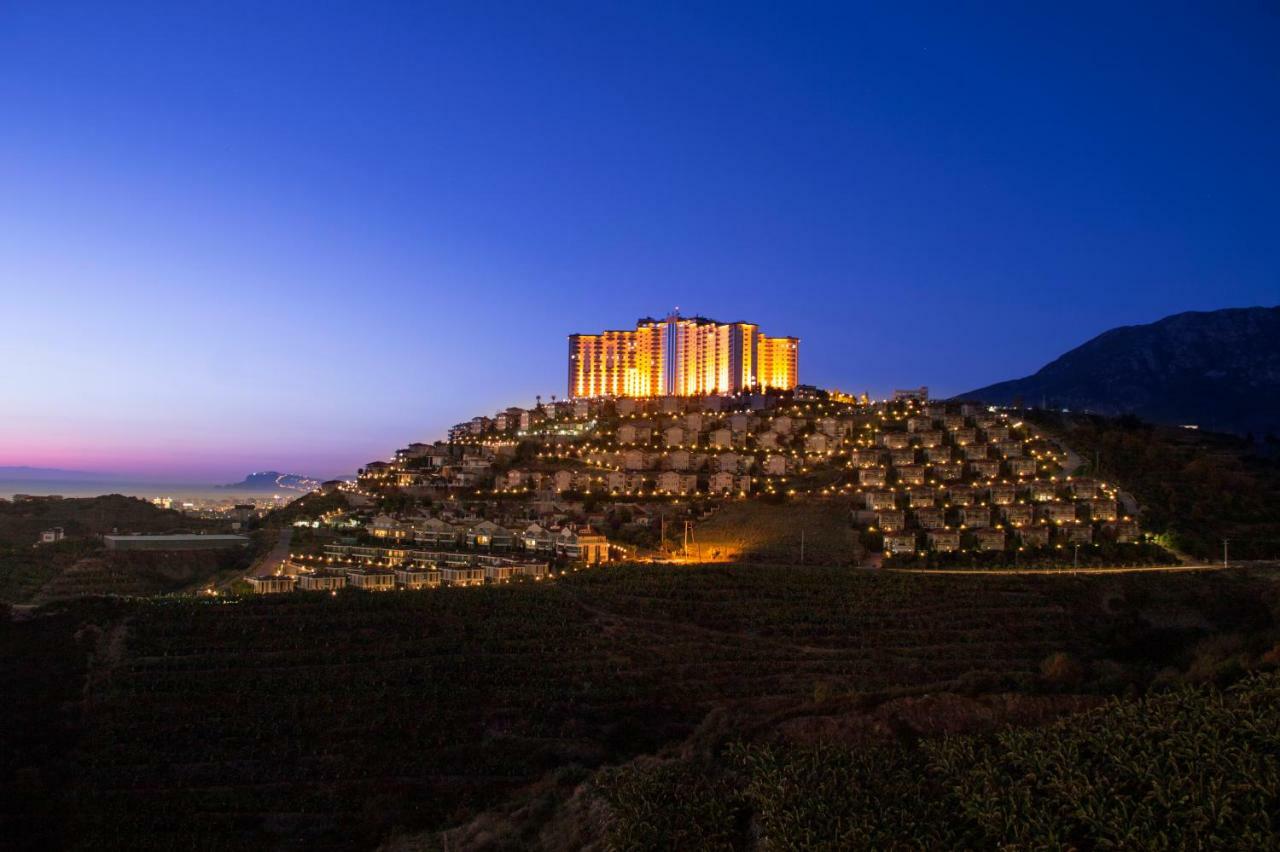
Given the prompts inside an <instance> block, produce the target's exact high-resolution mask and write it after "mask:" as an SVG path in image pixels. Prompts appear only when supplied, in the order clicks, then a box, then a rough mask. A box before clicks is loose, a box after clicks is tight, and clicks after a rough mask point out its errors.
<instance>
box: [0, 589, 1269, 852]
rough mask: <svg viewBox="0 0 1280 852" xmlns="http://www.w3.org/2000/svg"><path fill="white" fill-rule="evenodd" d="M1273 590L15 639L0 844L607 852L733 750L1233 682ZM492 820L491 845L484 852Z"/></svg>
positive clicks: (427, 614) (586, 595)
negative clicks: (629, 775)
mask: <svg viewBox="0 0 1280 852" xmlns="http://www.w3.org/2000/svg"><path fill="white" fill-rule="evenodd" d="M1276 588H1277V587H1276V584H1275V583H1274V582H1273V580H1272V579H1271V577H1270V575H1268V574H1266V573H1262V572H1259V571H1252V572H1251V571H1245V570H1240V571H1230V572H1218V573H1216V574H1213V575H1178V576H1161V577H1149V576H1125V577H1105V578H1098V577H1025V576H1011V577H994V578H993V577H983V578H981V580H975V579H973V578H967V577H950V576H910V575H890V574H877V573H873V572H866V571H856V570H849V569H839V568H826V567H807V568H799V567H796V568H785V567H763V566H750V565H739V566H728V567H726V566H708V567H703V568H696V567H672V566H660V567H653V566H622V567H616V568H609V569H601V570H597V571H592V572H582V573H579V574H572V575H570V576H568V577H566V578H565V579H563V580H561V581H559V582H557V583H555V584H527V585H516V586H506V587H485V588H477V589H444V590H435V591H425V592H399V593H393V594H383V595H370V594H366V593H360V592H353V591H347V592H344V593H339V594H338V595H336V596H330V595H328V594H316V595H292V596H279V597H264V598H246V599H234V598H233V599H216V600H209V599H204V600H197V599H183V598H177V599H173V598H169V599H154V600H132V601H126V600H104V599H82V600H78V601H72V602H65V603H58V604H52V605H50V606H48V607H46V608H44V609H42V610H38V611H37V612H36V613H34V614H26V613H22V614H21V617H20V618H15V619H9V618H6V619H5V620H4V622H3V626H0V630H2V631H3V633H2V634H0V636H2V644H3V648H4V650H5V653H4V654H3V660H4V662H3V670H2V671H0V686H2V687H3V689H4V691H5V693H6V694H8V695H23V696H24V701H22V702H4V706H5V710H4V714H5V718H4V719H3V720H0V721H3V725H2V726H0V730H3V731H4V732H5V733H4V737H5V739H6V742H4V743H3V745H2V747H0V754H3V755H4V757H3V761H4V763H3V766H0V801H3V802H4V803H5V805H4V813H3V815H2V816H0V820H2V822H3V826H2V827H3V829H4V831H5V836H6V837H8V838H13V839H14V840H15V842H19V841H20V842H21V844H22V845H29V846H41V847H45V848H48V847H51V846H59V845H62V844H63V843H65V842H66V841H67V840H69V839H70V838H76V839H77V842H78V843H79V844H81V845H89V844H91V843H93V842H94V841H95V840H96V841H100V842H105V843H107V844H109V845H119V844H125V845H127V846H129V847H131V848H139V849H141V848H156V847H171V846H174V845H191V844H192V843H194V842H195V840H194V839H195V838H197V837H198V838H199V843H200V845H202V846H207V847H210V848H252V847H261V846H262V845H264V844H278V845H305V846H307V847H308V848H324V847H328V848H339V847H344V848H345V847H351V846H356V847H370V846H375V845H378V844H379V843H382V842H386V841H389V840H393V841H395V842H397V843H402V844H409V845H410V846H413V845H415V844H417V843H419V842H422V843H426V844H427V846H431V845H434V843H435V842H436V839H438V837H439V835H438V834H437V833H438V832H440V831H442V830H452V831H454V832H455V839H454V841H453V843H452V844H451V845H452V846H453V847H454V848H467V847H468V846H488V845H493V844H497V845H501V843H502V842H505V843H509V844H512V845H513V846H515V847H520V846H528V845H538V844H539V843H542V844H544V845H551V846H556V845H580V844H582V843H586V842H588V838H591V837H595V838H596V839H597V840H598V838H599V837H602V836H604V835H603V834H598V833H597V829H598V828H599V826H595V827H592V826H591V825H590V824H589V821H588V822H587V823H583V824H580V825H576V827H575V826H574V825H570V826H569V827H568V828H566V827H565V824H564V823H565V817H564V814H565V813H566V807H565V803H566V802H569V801H571V800H573V801H576V800H577V798H580V797H581V795H582V792H581V791H582V790H583V789H587V788H585V787H583V786H582V785H583V782H584V781H588V780H590V779H591V778H592V777H593V776H594V775H595V774H596V773H597V772H598V771H600V770H601V769H602V768H604V767H608V766H611V765H620V764H625V763H627V762H628V761H631V760H633V759H636V758H637V757H640V756H643V755H646V754H653V753H656V752H659V751H661V750H662V749H664V748H683V749H686V750H687V749H695V748H698V747H701V746H699V743H701V744H703V745H705V744H706V743H707V742H711V741H716V740H717V738H723V737H724V736H727V735H728V734H727V733H726V732H730V731H731V732H734V735H735V736H749V735H751V732H753V731H755V732H757V733H760V735H762V736H764V735H770V736H771V735H772V734H769V732H774V733H776V732H777V731H781V730H786V731H790V732H791V733H792V734H795V735H797V736H801V737H803V736H807V735H808V734H806V733H805V732H806V731H808V732H809V733H810V734H811V733H812V732H813V731H814V730H818V731H821V730H827V729H828V728H829V727H830V726H831V725H833V724H834V725H835V729H836V730H843V729H848V730H853V729H852V728H849V725H850V724H853V727H854V728H856V729H857V730H858V731H861V733H859V734H857V736H863V735H880V734H883V735H888V736H895V735H896V734H895V733H894V732H899V733H900V732H901V731H902V730H906V729H911V730H913V731H916V733H915V734H912V736H915V735H917V734H919V733H921V732H923V733H926V734H927V733H930V732H934V733H936V732H937V730H938V726H937V724H936V720H934V721H929V720H928V719H926V720H924V721H921V720H920V719H919V718H916V720H915V721H913V722H906V721H902V720H901V719H898V720H897V721H895V720H894V719H892V718H887V717H886V718H879V720H878V721H875V722H874V723H864V722H865V720H864V721H863V722H857V723H856V724H855V723H850V722H848V720H847V719H846V720H845V721H840V719H841V718H842V717H841V716H840V714H841V713H843V712H845V710H849V711H850V712H854V711H855V710H856V712H857V713H859V714H861V713H864V712H871V710H869V708H882V709H883V707H885V706H888V705H887V704H886V702H888V703H889V704H892V702H894V701H902V700H908V699H910V698H911V696H925V695H931V696H935V698H936V697H937V696H940V695H941V696H947V695H951V696H954V697H955V700H956V701H960V702H961V703H962V704H964V706H965V707H966V708H968V709H965V710H964V711H963V712H961V713H960V715H959V717H957V718H950V717H948V718H950V721H949V722H948V723H947V724H948V725H950V726H951V727H950V728H948V730H965V729H968V728H969V727H972V726H974V725H977V726H978V727H980V728H981V727H982V726H984V725H985V726H988V727H989V726H990V725H992V724H996V723H1001V722H1006V721H1017V720H1021V721H1028V720H1033V721H1034V720H1042V719H1044V718H1049V717H1052V716H1055V715H1060V714H1061V713H1063V712H1067V711H1072V710H1078V709H1081V708H1082V707H1087V706H1091V704H1093V703H1096V702H1097V701H1099V700H1101V699H1100V696H1104V695H1107V694H1114V693H1122V692H1125V691H1126V690H1128V691H1134V690H1144V689H1146V688H1147V687H1149V686H1150V685H1151V684H1152V683H1160V682H1167V681H1169V680H1170V679H1180V678H1185V677H1191V676H1193V675H1192V674H1188V673H1189V672H1198V673H1199V674H1198V675H1194V676H1197V677H1203V678H1208V679H1214V678H1219V677H1234V676H1238V675H1239V673H1241V672H1242V671H1244V670H1245V669H1246V668H1249V667H1252V666H1254V665H1255V664H1260V663H1258V661H1259V660H1264V659H1265V655H1266V653H1267V652H1268V651H1270V650H1271V648H1272V646H1273V645H1274V644H1275V642H1276V639H1277V637H1276V635H1275V627H1274V625H1275V599H1276ZM1221 633H1229V634H1230V636H1231V637H1232V638H1231V639H1230V641H1228V642H1226V643H1225V644H1220V645H1212V644H1209V645H1206V644H1205V643H1206V642H1210V643H1211V642H1212V641H1215V640H1214V637H1215V636H1217V635H1218V634H1221ZM1206 648H1207V649H1208V650H1206ZM1272 653H1274V652H1272ZM1219 658H1221V659H1219ZM1046 661H1050V662H1049V663H1048V664H1046ZM1053 661H1057V662H1053ZM1046 665H1048V668H1046ZM1014 693H1020V694H1021V697H1020V698H1018V699H1017V700H1016V701H1011V699H1010V698H1009V696H1010V695H1012V694H1014ZM1019 702H1021V703H1019ZM1027 702H1031V703H1030V704H1028V703H1027ZM1036 702H1039V703H1036ZM833 708H835V709H833ZM841 708H844V709H843V710H842V709H841ZM1002 708H1003V709H1002ZM1011 708H1012V709H1011ZM875 712H880V711H875ZM885 712H887V711H885ZM914 712H915V714H916V716H917V717H918V716H919V715H920V711H919V710H918V709H917V710H916V711H914ZM948 712H949V713H952V714H953V715H954V713H955V710H954V707H953V708H952V709H951V710H949V711H948ZM833 714H835V715H834V718H835V721H834V722H833ZM926 716H927V713H926ZM957 719H958V720H957ZM913 726H914V727H913ZM917 729H918V730H917ZM761 732H763V733H761ZM868 732H870V734H868ZM876 732H879V734H877V733H876ZM850 736H853V735H852V734H850ZM845 739H848V737H845ZM589 786H590V785H588V787H589ZM575 794H576V797H575ZM516 805H519V807H518V808H517V807H516ZM513 809H514V810H513ZM570 810H571V809H570ZM592 812H593V813H596V811H592ZM513 813H516V814H518V815H516V816H513ZM604 813H608V811H607V809H606V810H605V811H604ZM495 814H497V815H499V816H495ZM605 819H606V821H607V818H605ZM486 820H498V822H499V823H500V824H501V825H502V826H503V828H502V829H501V831H499V832H498V835H501V837H499V836H498V835H494V834H493V833H492V832H491V831H489V830H485V831H482V832H480V834H479V835H476V834H474V833H468V832H475V831H476V828H475V827H476V825H478V824H485V821H486ZM570 822H572V821H570ZM556 831H567V832H570V834H569V835H567V836H560V837H555V838H553V839H551V840H548V837H549V836H551V835H549V834H547V833H548V832H552V833H554V832H556ZM575 831H576V832H580V833H581V836H577V837H576V839H575V836H574V835H573V832H575ZM424 838H425V839H424ZM500 840H501V842H499V841H500ZM593 842H594V841H593Z"/></svg>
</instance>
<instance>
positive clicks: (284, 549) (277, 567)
mask: <svg viewBox="0 0 1280 852" xmlns="http://www.w3.org/2000/svg"><path fill="white" fill-rule="evenodd" d="M292 541H293V527H285V528H284V529H282V530H280V537H279V538H277V539H276V544H275V547H273V548H271V550H270V552H269V553H267V555H266V556H265V557H263V559H262V561H261V562H259V563H258V564H257V566H256V567H254V569H253V576H255V577H270V576H272V575H273V574H280V573H284V568H285V564H286V563H287V562H288V561H289V544H290V542H292Z"/></svg>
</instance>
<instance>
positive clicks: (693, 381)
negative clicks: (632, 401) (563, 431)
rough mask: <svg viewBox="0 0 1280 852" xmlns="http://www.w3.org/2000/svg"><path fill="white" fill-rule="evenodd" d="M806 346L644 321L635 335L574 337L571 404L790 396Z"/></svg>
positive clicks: (719, 325) (689, 322)
mask: <svg viewBox="0 0 1280 852" xmlns="http://www.w3.org/2000/svg"><path fill="white" fill-rule="evenodd" d="M799 359H800V340H799V339H798V338H795V337H767V336H766V335H764V334H761V333H760V330H759V326H757V325H756V324H755V323H750V322H716V321H715V320H710V319H707V318H705V317H682V316H680V315H679V314H678V313H674V314H672V315H671V316H669V317H667V318H666V319H662V320H655V319H652V318H650V317H645V318H644V319H642V320H640V321H639V322H637V323H636V327H635V328H634V329H624V330H618V331H602V332H600V333H599V334H571V335H569V396H570V397H590V396H703V395H707V394H729V393H737V392H739V391H744V390H764V389H769V388H777V389H780V390H790V389H792V388H794V387H795V386H796V384H797V382H798V376H799Z"/></svg>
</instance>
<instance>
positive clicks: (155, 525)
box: [0, 494, 250, 603]
mask: <svg viewBox="0 0 1280 852" xmlns="http://www.w3.org/2000/svg"><path fill="white" fill-rule="evenodd" d="M51 527H62V529H63V531H64V533H65V535H66V538H65V539H64V540H63V541H60V542H56V543H52V544H40V545H37V544H36V542H37V541H38V540H39V537H40V532H41V531H42V530H46V529H49V528H51ZM116 531H119V532H143V533H177V532H200V531H207V532H214V531H223V530H222V525H220V524H219V523H218V522H216V521H210V520H202V519H199V518H191V517H187V516H185V515H183V514H182V513H180V512H175V511H172V510H170V509H161V508H159V507H157V506H155V505H153V504H151V503H149V502H147V501H145V500H139V499H136V498H134V497H123V496H121V495H119V494H109V495H106V496H103V497H91V498H74V499H64V500H48V499H38V500H28V501H21V502H10V501H7V500H0V601H8V602H11V603H22V602H27V601H33V600H34V601H46V600H51V599H54V598H61V597H73V596H76V595H83V594H126V595H144V594H156V593H164V592H173V591H178V590H181V589H184V588H187V587H189V586H190V585H191V584H193V583H199V582H200V581H202V580H205V579H208V578H210V577H213V576H217V575H219V574H221V573H226V572H229V571H233V570H234V569H235V568H237V567H244V566H245V565H247V564H248V561H247V560H248V558H249V556H250V554H245V553H243V552H234V553H226V552H224V553H214V552H203V553H115V552H111V551H107V550H106V549H105V548H104V547H103V545H102V540H101V536H102V535H104V534H108V533H112V532H116Z"/></svg>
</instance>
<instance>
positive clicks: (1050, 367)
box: [959, 307, 1280, 438]
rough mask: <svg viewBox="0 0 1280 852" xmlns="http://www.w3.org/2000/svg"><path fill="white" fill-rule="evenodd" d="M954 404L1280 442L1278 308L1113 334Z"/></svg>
mask: <svg viewBox="0 0 1280 852" xmlns="http://www.w3.org/2000/svg"><path fill="white" fill-rule="evenodd" d="M959 397H960V398H963V399H977V400H982V401H983V402H989V403H994V404H996V405H1029V406H1041V407H1049V408H1059V409H1063V408H1065V409H1070V410H1072V411H1085V412H1092V413H1096V414H1104V415H1110V416H1115V415H1122V414H1135V415H1138V416H1140V417H1142V418H1144V419H1146V420H1152V421H1155V422H1157V423H1166V424H1172V425H1183V424H1194V425H1198V426H1201V427H1203V428H1206V429H1214V430H1217V431H1226V432H1235V433H1237V434H1241V435H1243V434H1246V433H1253V434H1254V435H1255V436H1256V437H1259V438H1260V437H1262V436H1264V435H1268V434H1270V435H1280V307H1271V308H1263V307H1258V308H1231V309H1226V310H1220V311H1210V312H1188V313H1182V314H1175V315H1174V316H1170V317H1165V318H1164V319H1162V320H1160V321H1158V322H1154V323H1151V324H1149V325H1134V326H1124V327H1121V328H1115V329H1112V330H1110V331H1107V332H1104V333H1103V334H1100V335H1098V336H1097V337H1095V338H1093V339H1092V340H1090V341H1088V342H1087V343H1085V344H1083V345H1081V346H1079V347H1077V348H1075V349H1072V350H1071V351H1070V352H1067V353H1066V354H1065V355H1063V356H1061V357H1060V358H1058V359H1056V360H1055V361H1053V362H1051V363H1049V364H1047V365H1045V366H1044V367H1043V368H1041V369H1040V370H1039V371H1037V372H1036V373H1034V374H1033V375H1030V376H1027V377H1025V378H1021V379H1014V380H1012V381H1006V382H1000V383H998V384H994V385H989V386H987V387H984V388H978V389H977V390H972V391H969V392H968V393H964V394H960V395H959Z"/></svg>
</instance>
